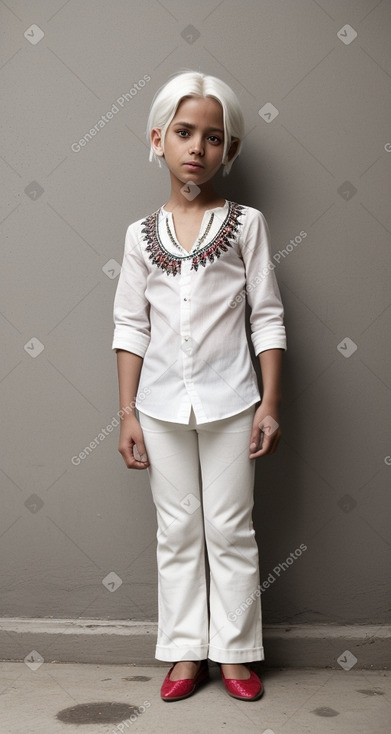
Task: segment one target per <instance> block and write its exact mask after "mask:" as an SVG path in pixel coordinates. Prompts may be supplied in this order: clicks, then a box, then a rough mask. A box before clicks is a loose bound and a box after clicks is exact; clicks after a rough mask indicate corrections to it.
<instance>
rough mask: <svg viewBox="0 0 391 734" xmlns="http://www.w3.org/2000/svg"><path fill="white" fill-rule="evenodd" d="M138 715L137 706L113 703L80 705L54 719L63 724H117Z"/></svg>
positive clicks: (59, 713)
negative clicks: (135, 714)
mask: <svg viewBox="0 0 391 734" xmlns="http://www.w3.org/2000/svg"><path fill="white" fill-rule="evenodd" d="M134 713H138V707H137V706H131V705H129V704H128V703H116V702H115V701H101V702H93V703H80V704H78V705H77V706H70V707H69V708H66V709H62V711H59V712H58V714H57V716H56V718H57V719H59V721H63V722H64V723H65V724H118V723H119V722H120V721H124V719H129V717H130V716H132V714H134Z"/></svg>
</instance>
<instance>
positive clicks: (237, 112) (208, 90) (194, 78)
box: [146, 71, 244, 176]
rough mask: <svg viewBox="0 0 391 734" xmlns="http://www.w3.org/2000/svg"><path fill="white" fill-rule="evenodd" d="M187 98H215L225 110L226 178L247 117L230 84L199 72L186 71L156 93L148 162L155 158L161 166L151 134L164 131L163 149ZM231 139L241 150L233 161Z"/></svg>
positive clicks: (149, 128) (149, 123)
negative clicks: (244, 116) (157, 129)
mask: <svg viewBox="0 0 391 734" xmlns="http://www.w3.org/2000/svg"><path fill="white" fill-rule="evenodd" d="M185 97H213V98H214V99H216V100H217V101H218V102H219V103H220V104H221V107H222V109H223V124H224V150H223V159H222V160H223V165H224V171H223V175H224V176H225V175H227V174H228V173H229V172H230V170H231V166H232V164H233V162H234V160H235V158H237V156H238V155H239V153H240V150H241V147H242V140H243V137H244V118H243V113H242V110H241V107H240V103H239V100H238V98H237V96H236V94H235V92H234V91H233V90H232V89H231V87H230V86H228V84H226V83H225V82H223V81H222V80H221V79H218V78H217V77H215V76H209V75H207V74H202V73H201V72H198V71H184V72H180V73H179V74H175V75H174V76H173V77H171V78H170V79H169V81H168V82H166V84H164V85H163V86H162V87H160V89H159V90H158V91H157V92H156V94H155V96H154V98H153V100H152V104H151V109H150V111H149V115H148V121H147V129H146V138H147V142H148V144H149V145H150V152H149V160H150V161H152V160H153V159H155V160H156V161H157V162H158V163H159V166H161V163H160V160H159V157H158V156H157V155H156V153H155V151H154V150H153V147H152V144H151V132H152V129H153V128H154V127H157V128H159V129H160V130H161V144H162V147H163V150H164V138H165V134H166V131H167V128H168V126H169V124H170V122H171V120H172V119H173V117H174V116H175V113H176V111H177V109H178V107H179V104H180V102H181V101H182V100H183V99H184V98H185ZM232 138H238V140H239V144H238V149H237V151H236V153H235V155H234V156H233V158H232V159H231V160H230V161H226V156H227V154H228V151H229V148H230V146H231V141H232Z"/></svg>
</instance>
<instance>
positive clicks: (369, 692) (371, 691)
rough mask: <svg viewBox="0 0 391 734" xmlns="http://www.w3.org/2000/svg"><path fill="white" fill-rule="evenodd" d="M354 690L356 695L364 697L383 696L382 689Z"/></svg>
mask: <svg viewBox="0 0 391 734" xmlns="http://www.w3.org/2000/svg"><path fill="white" fill-rule="evenodd" d="M356 690H357V693H363V694H364V696H384V691H383V689H382V688H360V689H358V688H357V689H356Z"/></svg>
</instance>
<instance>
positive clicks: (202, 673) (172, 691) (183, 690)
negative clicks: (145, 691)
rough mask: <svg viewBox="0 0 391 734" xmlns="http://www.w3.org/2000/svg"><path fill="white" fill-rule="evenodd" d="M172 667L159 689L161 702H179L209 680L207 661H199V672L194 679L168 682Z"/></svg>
mask: <svg viewBox="0 0 391 734" xmlns="http://www.w3.org/2000/svg"><path fill="white" fill-rule="evenodd" d="M174 665H175V663H174ZM174 665H172V666H171V668H170V670H169V671H168V673H167V675H166V677H165V679H164V681H163V684H162V687H161V689H160V695H161V698H162V699H163V701H180V700H181V699H182V698H188V697H189V696H191V695H192V694H193V693H194V691H195V690H196V688H197V687H198V686H199V685H200V684H201V683H204V682H205V681H206V680H207V679H208V678H209V668H208V661H207V660H201V665H200V668H199V671H198V673H197V674H196V676H195V677H194V678H182V679H181V680H170V674H171V671H172V670H173V668H174Z"/></svg>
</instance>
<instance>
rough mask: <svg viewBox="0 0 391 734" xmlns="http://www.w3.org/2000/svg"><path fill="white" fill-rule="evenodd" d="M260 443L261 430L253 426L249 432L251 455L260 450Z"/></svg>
mask: <svg viewBox="0 0 391 734" xmlns="http://www.w3.org/2000/svg"><path fill="white" fill-rule="evenodd" d="M261 443H262V436H261V430H260V427H259V424H255V425H254V426H253V429H252V431H251V436H250V452H252V453H253V452H254V451H256V450H257V449H258V448H260V445H261Z"/></svg>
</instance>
